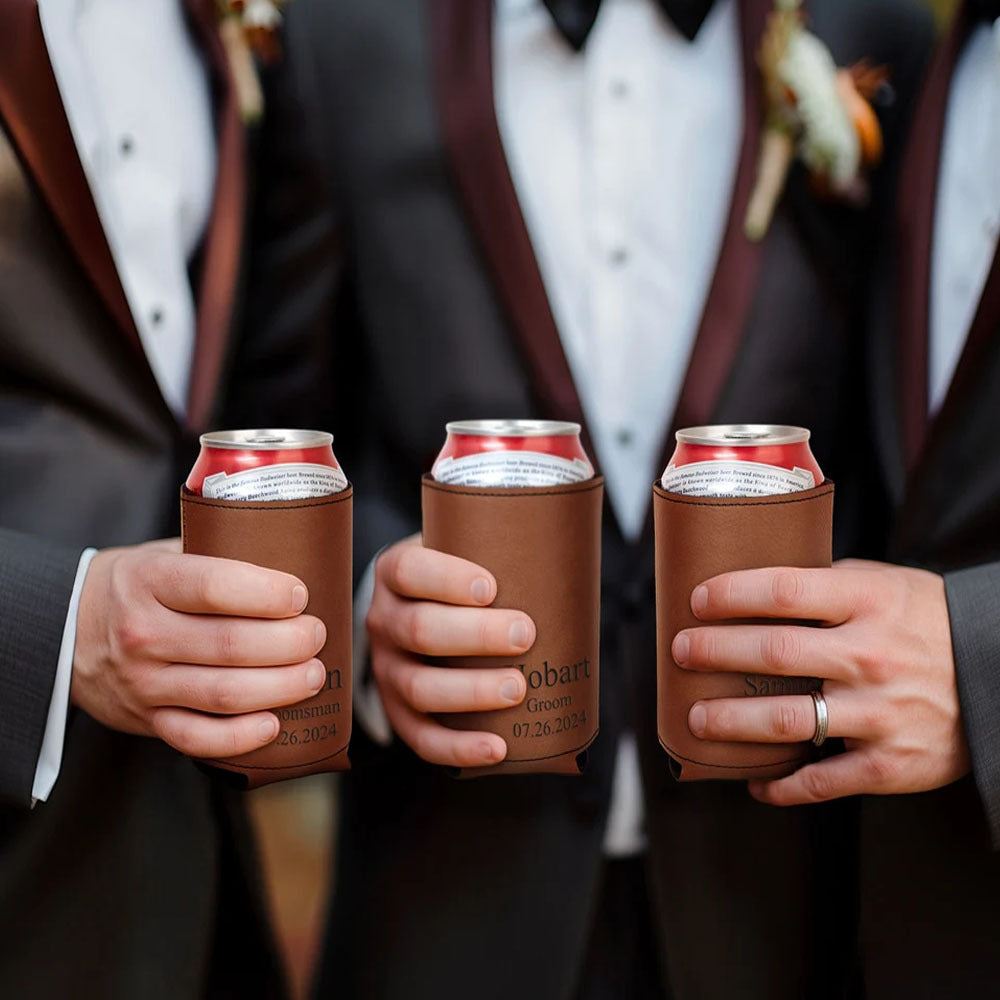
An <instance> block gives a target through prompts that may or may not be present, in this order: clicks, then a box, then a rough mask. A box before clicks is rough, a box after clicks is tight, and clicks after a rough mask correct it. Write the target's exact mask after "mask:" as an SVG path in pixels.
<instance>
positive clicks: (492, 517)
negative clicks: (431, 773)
mask: <svg viewBox="0 0 1000 1000" xmlns="http://www.w3.org/2000/svg"><path fill="white" fill-rule="evenodd" d="M603 499H604V480H603V478H602V477H600V476H598V477H595V478H593V479H588V480H586V481H584V482H581V483H573V484H570V485H565V486H548V487H542V488H536V489H513V488H512V489H492V488H485V487H473V486H448V485H445V484H443V483H438V482H435V480H433V479H432V478H431V477H430V476H424V480H423V542H424V545H426V546H427V547H428V548H432V549H437V550H439V551H441V552H448V553H450V554H451V555H455V556H461V557H462V558H463V559H469V560H471V561H472V562H475V563H478V564H479V565H480V566H483V567H485V568H486V569H488V570H489V571H490V572H491V573H492V574H493V575H494V576H495V577H496V581H497V596H496V599H495V600H494V602H493V606H494V607H499V608H517V609H519V610H521V611H524V612H525V613H527V614H528V615H530V616H531V618H532V619H533V621H534V622H535V628H536V630H537V637H536V639H535V643H534V645H533V646H532V647H531V649H529V650H528V651H527V653H525V654H523V656H521V657H520V658H519V659H518V660H516V661H511V660H505V659H501V658H493V657H472V658H458V657H447V658H441V659H439V660H437V661H435V662H438V663H442V664H448V665H452V666H462V667H498V666H513V667H515V668H516V669H518V670H520V671H521V672H522V673H523V674H524V678H525V680H526V681H527V691H528V693H527V695H526V697H525V699H524V701H523V702H521V704H520V705H516V706H514V707H513V708H506V709H502V710H500V711H496V712H469V713H456V714H449V715H441V716H439V719H440V721H441V722H442V723H443V724H445V725H448V726H451V727H452V728H455V729H466V730H479V731H483V732H493V733H497V734H498V735H499V736H502V737H503V739H504V740H505V741H506V743H507V758H506V759H505V760H504V761H503V762H501V763H500V764H498V765H496V766H494V767H489V768H473V769H468V770H466V771H463V772H462V773H463V776H473V775H477V774H528V773H534V774H540V773H555V774H578V773H579V772H580V770H581V767H582V762H581V754H582V753H583V752H584V751H585V750H586V749H587V747H589V746H590V744H591V743H592V742H593V741H594V737H595V736H597V730H598V709H599V700H598V690H599V675H598V656H599V642H600V612H601V506H602V503H603Z"/></svg>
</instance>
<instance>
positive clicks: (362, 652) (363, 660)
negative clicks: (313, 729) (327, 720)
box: [352, 549, 392, 747]
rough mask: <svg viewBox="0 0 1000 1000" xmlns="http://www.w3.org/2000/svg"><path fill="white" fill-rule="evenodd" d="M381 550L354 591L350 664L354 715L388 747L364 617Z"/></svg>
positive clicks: (387, 728) (388, 727)
mask: <svg viewBox="0 0 1000 1000" xmlns="http://www.w3.org/2000/svg"><path fill="white" fill-rule="evenodd" d="M381 554H382V550H381V549H379V551H378V552H376V553H375V556H374V558H373V559H372V561H371V562H370V563H369V564H368V565H367V566H366V567H365V571H364V573H363V574H362V576H361V580H360V582H359V583H358V589H357V590H355V592H354V632H353V635H352V640H353V654H354V655H353V666H354V717H355V719H357V721H358V722H360V723H361V726H362V728H363V729H364V730H365V732H366V733H367V734H368V735H369V736H370V737H371V739H372V740H374V741H375V742H376V743H377V744H378V745H379V746H382V747H387V746H388V745H389V744H390V743H391V742H392V726H391V725H390V723H389V717H388V716H387V715H386V714H385V708H384V707H383V705H382V696H381V695H380V694H379V693H378V685H377V684H376V683H375V678H374V677H373V676H372V672H371V660H370V659H369V656H368V652H369V649H368V630H367V629H366V628H365V619H366V618H367V617H368V609H369V608H370V607H371V606H372V597H374V596H375V560H376V559H378V557H379V556H380V555H381Z"/></svg>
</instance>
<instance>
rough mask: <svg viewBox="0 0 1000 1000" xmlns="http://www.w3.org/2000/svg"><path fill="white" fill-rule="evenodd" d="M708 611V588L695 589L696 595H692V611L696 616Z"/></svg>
mask: <svg viewBox="0 0 1000 1000" xmlns="http://www.w3.org/2000/svg"><path fill="white" fill-rule="evenodd" d="M707 609H708V587H705V586H699V587H695V588H694V593H693V594H692V595H691V610H692V611H693V612H694V613H695V614H696V615H700V614H701V613H702V612H703V611H706V610H707Z"/></svg>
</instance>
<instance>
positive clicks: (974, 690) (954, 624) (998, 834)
mask: <svg viewBox="0 0 1000 1000" xmlns="http://www.w3.org/2000/svg"><path fill="white" fill-rule="evenodd" d="M944 581H945V591H946V593H947V597H948V614H949V616H950V618H951V641H952V646H953V649H954V652H955V671H956V674H957V677H958V694H959V699H960V700H961V703H962V716H963V718H964V721H965V734H966V737H967V739H968V741H969V750H970V752H971V756H972V770H973V774H974V775H975V779H976V786H977V788H978V789H979V795H980V798H981V799H982V802H983V808H984V810H985V812H986V819H987V821H988V823H989V827H990V835H991V837H992V840H993V846H994V848H996V849H998V850H1000V562H994V563H986V564H985V565H982V566H975V567H973V568H972V569H964V570H960V571H958V572H955V573H948V574H946V575H945V578H944Z"/></svg>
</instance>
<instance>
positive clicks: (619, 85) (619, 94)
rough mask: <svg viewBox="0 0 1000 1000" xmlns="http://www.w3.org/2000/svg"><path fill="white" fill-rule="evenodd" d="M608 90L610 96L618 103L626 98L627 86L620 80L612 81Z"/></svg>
mask: <svg viewBox="0 0 1000 1000" xmlns="http://www.w3.org/2000/svg"><path fill="white" fill-rule="evenodd" d="M610 90H611V96H612V97H615V98H617V99H618V100H619V101H620V100H622V99H623V98H625V97H628V84H627V83H626V82H625V81H624V80H622V79H618V80H612V81H611V87H610Z"/></svg>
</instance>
